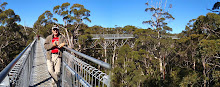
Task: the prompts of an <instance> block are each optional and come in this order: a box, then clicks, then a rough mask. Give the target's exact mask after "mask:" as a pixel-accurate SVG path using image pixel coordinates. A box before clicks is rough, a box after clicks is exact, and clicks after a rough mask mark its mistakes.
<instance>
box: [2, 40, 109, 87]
mask: <svg viewBox="0 0 220 87" xmlns="http://www.w3.org/2000/svg"><path fill="white" fill-rule="evenodd" d="M44 42H45V39H44V38H40V40H38V39H37V38H35V39H34V41H33V42H32V43H30V44H29V45H28V46H27V47H26V48H25V49H24V50H23V51H22V52H21V53H20V54H19V55H18V56H17V57H16V58H14V60H12V61H11V62H10V63H9V64H8V65H7V66H6V67H5V68H4V69H3V70H2V71H1V72H0V87H51V83H52V77H51V76H50V74H49V72H48V70H47V64H46V55H45V54H46V50H45V49H44V47H43V46H44V45H43V44H44ZM64 48H65V51H64V52H63V56H62V64H63V65H62V67H61V70H62V72H61V77H60V83H59V84H60V86H61V87H110V76H109V75H107V74H106V73H104V72H102V71H101V70H99V69H97V68H96V67H94V66H92V65H90V64H88V63H86V62H85V61H82V60H81V59H79V58H84V59H86V60H88V61H90V62H91V63H93V64H96V65H100V66H102V67H103V68H106V70H108V69H111V67H110V64H108V63H105V62H103V61H101V60H98V59H96V58H93V57H91V56H88V55H86V54H83V53H80V52H77V51H75V50H74V49H70V48H68V47H66V46H64ZM73 54H74V55H73ZM75 55H77V56H75Z"/></svg>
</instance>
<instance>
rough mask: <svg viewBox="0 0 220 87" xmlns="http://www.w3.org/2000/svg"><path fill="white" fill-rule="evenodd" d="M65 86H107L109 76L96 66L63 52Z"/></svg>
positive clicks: (63, 84)
mask: <svg viewBox="0 0 220 87" xmlns="http://www.w3.org/2000/svg"><path fill="white" fill-rule="evenodd" d="M62 69H63V72H62V86H63V87H72V86H77V87H96V86H98V87H107V86H109V81H110V79H109V76H108V75H107V74H105V73H103V72H102V71H100V70H98V69H96V68H95V67H93V66H91V65H89V64H87V63H85V62H84V61H82V60H80V59H78V58H76V57H75V56H73V55H71V54H70V53H68V52H66V51H65V52H63V68H62Z"/></svg>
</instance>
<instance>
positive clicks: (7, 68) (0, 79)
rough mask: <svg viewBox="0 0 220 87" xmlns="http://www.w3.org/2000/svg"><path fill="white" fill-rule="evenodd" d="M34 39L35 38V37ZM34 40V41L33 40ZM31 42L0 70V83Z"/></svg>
mask: <svg viewBox="0 0 220 87" xmlns="http://www.w3.org/2000/svg"><path fill="white" fill-rule="evenodd" d="M35 40H36V39H35ZM35 40H34V41H35ZM31 44H32V43H30V44H29V45H28V46H27V47H26V48H25V49H24V50H23V51H22V52H21V53H20V54H19V55H18V56H17V57H16V58H15V59H14V60H12V62H10V63H9V64H8V65H7V66H6V67H5V68H4V69H3V70H2V71H1V72H0V83H1V82H2V81H3V80H4V79H5V77H6V76H7V75H8V73H9V72H10V71H11V69H12V68H13V67H14V65H15V64H16V63H17V62H18V60H19V59H20V58H21V56H22V55H23V54H24V53H25V51H26V50H27V49H28V48H29V47H30V45H31Z"/></svg>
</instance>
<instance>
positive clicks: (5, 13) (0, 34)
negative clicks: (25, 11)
mask: <svg viewBox="0 0 220 87" xmlns="http://www.w3.org/2000/svg"><path fill="white" fill-rule="evenodd" d="M6 5H7V3H6V2H4V3H2V4H1V5H0V40H1V41H0V70H2V69H3V68H4V67H5V66H6V65H8V64H9V63H10V62H11V61H12V60H13V59H14V58H15V56H16V55H17V54H19V53H20V52H21V51H22V50H23V49H24V48H25V47H26V46H27V45H28V44H29V43H30V42H31V41H32V40H33V37H34V36H35V35H34V34H33V32H32V29H31V28H29V27H24V26H22V25H18V24H17V22H20V21H21V19H20V16H19V15H17V14H15V12H14V11H13V10H12V9H5V6H6Z"/></svg>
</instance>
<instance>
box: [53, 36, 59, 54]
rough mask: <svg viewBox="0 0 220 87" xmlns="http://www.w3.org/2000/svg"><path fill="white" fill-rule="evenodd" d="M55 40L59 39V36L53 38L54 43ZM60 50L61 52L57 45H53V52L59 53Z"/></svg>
mask: <svg viewBox="0 0 220 87" xmlns="http://www.w3.org/2000/svg"><path fill="white" fill-rule="evenodd" d="M54 41H59V37H54V38H53V39H52V43H54ZM58 52H59V50H58V48H57V47H53V48H52V50H51V53H58Z"/></svg>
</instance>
